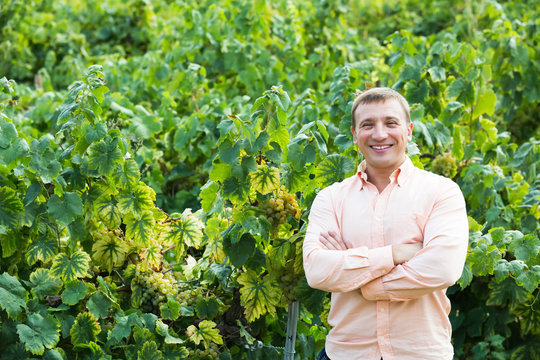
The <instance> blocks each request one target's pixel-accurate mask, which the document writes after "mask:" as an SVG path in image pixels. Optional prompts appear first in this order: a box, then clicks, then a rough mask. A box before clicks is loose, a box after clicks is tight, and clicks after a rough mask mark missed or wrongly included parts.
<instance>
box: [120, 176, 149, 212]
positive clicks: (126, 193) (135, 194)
mask: <svg viewBox="0 0 540 360" xmlns="http://www.w3.org/2000/svg"><path fill="white" fill-rule="evenodd" d="M117 199H118V208H119V209H120V211H121V212H122V214H124V215H128V214H130V215H132V216H135V217H137V216H140V215H141V214H142V213H144V212H145V211H146V210H152V209H153V208H154V201H156V193H155V191H154V190H153V189H152V188H151V187H150V186H148V185H146V184H144V183H142V182H140V183H137V185H135V186H134V187H132V188H130V189H125V190H122V191H121V192H120V194H118V196H117Z"/></svg>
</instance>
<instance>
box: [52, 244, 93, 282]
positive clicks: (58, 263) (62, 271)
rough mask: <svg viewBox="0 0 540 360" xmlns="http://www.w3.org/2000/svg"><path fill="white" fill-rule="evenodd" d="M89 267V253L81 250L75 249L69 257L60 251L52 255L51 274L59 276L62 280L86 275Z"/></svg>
mask: <svg viewBox="0 0 540 360" xmlns="http://www.w3.org/2000/svg"><path fill="white" fill-rule="evenodd" d="M89 268H90V255H88V254H87V253H85V252H84V251H83V250H78V251H76V252H75V253H74V254H73V255H72V256H71V258H70V257H68V256H67V255H66V254H64V253H60V254H58V255H56V256H55V257H54V260H53V263H52V266H51V275H53V276H57V277H60V278H61V279H62V280H64V281H71V280H74V279H77V278H81V277H84V276H86V273H87V272H88V269H89Z"/></svg>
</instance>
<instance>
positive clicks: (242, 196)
mask: <svg viewBox="0 0 540 360" xmlns="http://www.w3.org/2000/svg"><path fill="white" fill-rule="evenodd" d="M249 190H250V183H249V181H246V180H239V179H238V178H237V177H234V176H231V177H228V178H227V179H225V181H224V182H223V187H222V189H221V191H222V193H223V197H225V198H226V199H228V200H230V201H231V202H233V203H235V204H243V203H245V202H246V200H247V198H248V194H249Z"/></svg>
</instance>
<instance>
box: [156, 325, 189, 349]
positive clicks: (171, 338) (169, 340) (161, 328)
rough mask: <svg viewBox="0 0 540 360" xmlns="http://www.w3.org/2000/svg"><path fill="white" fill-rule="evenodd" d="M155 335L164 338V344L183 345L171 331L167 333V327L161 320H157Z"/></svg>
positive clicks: (182, 341)
mask: <svg viewBox="0 0 540 360" xmlns="http://www.w3.org/2000/svg"><path fill="white" fill-rule="evenodd" d="M171 332H172V334H171ZM156 333H157V334H159V335H161V336H163V337H165V340H164V342H165V344H183V343H184V340H182V339H180V338H179V337H177V336H176V334H174V332H173V331H172V330H171V331H169V326H167V324H165V323H163V321H161V320H158V321H157V322H156Z"/></svg>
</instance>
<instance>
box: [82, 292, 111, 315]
mask: <svg viewBox="0 0 540 360" xmlns="http://www.w3.org/2000/svg"><path fill="white" fill-rule="evenodd" d="M110 306H111V300H109V299H108V298H107V296H105V295H104V294H103V293H102V292H99V291H98V292H96V293H95V294H94V295H92V296H91V297H90V299H88V302H87V303H86V307H87V308H88V311H89V312H90V313H91V314H92V315H94V316H95V317H96V318H102V319H104V318H106V317H107V316H108V314H109V308H110Z"/></svg>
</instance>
